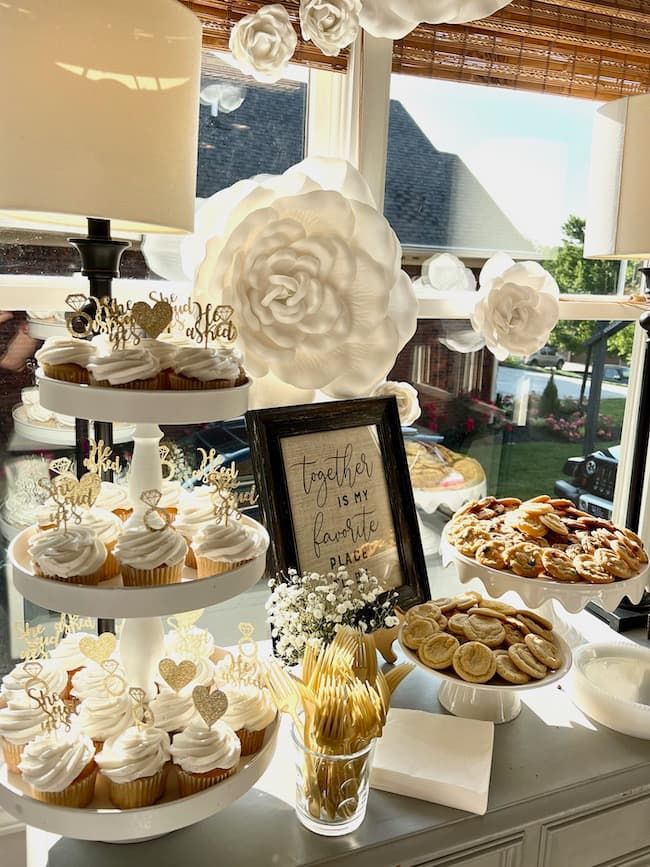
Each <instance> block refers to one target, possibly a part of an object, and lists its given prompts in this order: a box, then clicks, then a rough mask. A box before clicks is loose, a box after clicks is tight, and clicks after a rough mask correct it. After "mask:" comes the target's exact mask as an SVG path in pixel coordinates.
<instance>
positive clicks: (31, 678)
mask: <svg viewBox="0 0 650 867" xmlns="http://www.w3.org/2000/svg"><path fill="white" fill-rule="evenodd" d="M23 671H24V672H25V674H26V675H27V680H26V681H25V686H24V687H23V688H24V690H25V692H26V693H27V695H28V696H29V691H30V689H33V690H36V692H41V691H42V692H47V682H46V681H45V680H44V679H43V678H42V677H41V674H42V673H43V666H42V665H41V663H40V662H36V660H31V661H29V662H25V663H23ZM29 697H30V698H32V696H29Z"/></svg>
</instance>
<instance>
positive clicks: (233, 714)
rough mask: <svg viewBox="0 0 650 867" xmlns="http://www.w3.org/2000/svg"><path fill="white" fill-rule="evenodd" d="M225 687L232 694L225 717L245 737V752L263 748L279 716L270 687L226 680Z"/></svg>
mask: <svg viewBox="0 0 650 867" xmlns="http://www.w3.org/2000/svg"><path fill="white" fill-rule="evenodd" d="M221 688H222V690H223V692H225V694H226V696H227V698H228V709H227V710H226V712H225V714H224V715H223V717H222V720H223V722H224V723H226V724H227V725H229V726H230V727H231V728H232V729H233V730H234V731H235V733H236V735H237V737H238V738H239V740H240V741H241V754H242V756H250V755H252V754H253V753H256V752H257V751H258V750H259V749H261V748H262V744H263V743H264V734H265V732H266V729H267V728H268V726H270V725H271V723H272V722H273V720H274V719H275V716H276V708H275V705H274V704H273V702H272V701H271V696H270V695H269V691H268V690H267V689H265V688H261V687H259V686H255V685H254V684H250V683H242V684H225V685H224V686H223V687H221Z"/></svg>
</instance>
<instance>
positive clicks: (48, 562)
mask: <svg viewBox="0 0 650 867" xmlns="http://www.w3.org/2000/svg"><path fill="white" fill-rule="evenodd" d="M28 552H29V556H30V557H31V559H32V560H33V562H34V563H35V564H36V565H37V566H38V568H39V569H40V570H41V571H42V572H43V573H44V574H45V575H50V576H55V577H60V578H72V577H74V576H75V575H92V573H93V572H95V571H96V570H97V569H99V567H100V566H101V565H102V563H104V561H105V560H106V548H105V547H104V543H103V542H101V541H100V540H99V539H98V538H97V536H95V534H94V533H93V531H92V530H91V529H90V528H88V527H68V528H67V529H64V528H61V529H58V530H44V531H42V532H40V533H36V534H35V535H34V536H32V538H31V539H30V540H29V544H28Z"/></svg>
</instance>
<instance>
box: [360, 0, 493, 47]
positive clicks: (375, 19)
mask: <svg viewBox="0 0 650 867" xmlns="http://www.w3.org/2000/svg"><path fill="white" fill-rule="evenodd" d="M509 2H510V0H363V7H362V9H361V26H362V27H363V29H364V30H366V31H367V32H368V33H370V34H371V35H372V36H382V37H385V38H388V39H401V38H402V37H403V36H406V35H407V34H408V33H410V32H411V30H414V29H415V28H416V27H417V26H418V24H423V23H428V24H441V23H443V22H445V23H446V24H465V23H466V22H467V21H478V20H479V19H480V18H487V17H488V15H492V13H493V12H496V11H497V9H501V8H502V7H503V6H507V5H508V3H509Z"/></svg>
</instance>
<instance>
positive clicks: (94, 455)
mask: <svg viewBox="0 0 650 867" xmlns="http://www.w3.org/2000/svg"><path fill="white" fill-rule="evenodd" d="M84 467H85V468H86V469H87V470H89V471H90V472H91V473H96V474H97V475H98V476H101V474H102V473H105V472H108V471H109V470H110V471H112V472H113V473H119V472H120V470H121V468H122V467H121V464H120V456H119V455H115V457H113V450H112V449H111V447H110V446H107V445H105V444H104V440H99V441H98V442H95V440H89V443H88V457H87V458H84ZM95 499H97V498H95Z"/></svg>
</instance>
